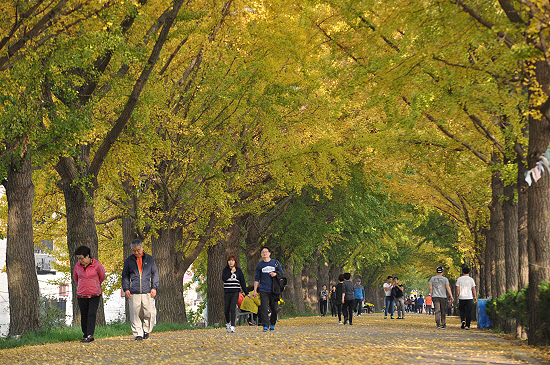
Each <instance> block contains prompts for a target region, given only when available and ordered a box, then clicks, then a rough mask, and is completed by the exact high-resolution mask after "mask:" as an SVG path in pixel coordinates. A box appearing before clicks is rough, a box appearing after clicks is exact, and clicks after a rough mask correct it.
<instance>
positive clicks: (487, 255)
mask: <svg viewBox="0 0 550 365" xmlns="http://www.w3.org/2000/svg"><path fill="white" fill-rule="evenodd" d="M484 235H485V251H484V261H485V264H484V268H483V272H484V275H485V292H486V296H487V297H488V298H494V296H495V295H494V290H493V288H494V286H493V283H494V282H496V279H495V275H494V270H493V269H494V262H495V260H494V251H495V250H494V239H493V237H492V235H491V233H490V230H489V229H487V230H484Z"/></svg>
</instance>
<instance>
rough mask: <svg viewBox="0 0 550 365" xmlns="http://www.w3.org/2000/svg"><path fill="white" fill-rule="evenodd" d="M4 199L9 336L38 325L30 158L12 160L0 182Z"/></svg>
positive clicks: (38, 297) (38, 300)
mask: <svg viewBox="0 0 550 365" xmlns="http://www.w3.org/2000/svg"><path fill="white" fill-rule="evenodd" d="M3 184H4V187H5V188H6V196H7V200H8V233H7V247H6V271H7V275H8V292H9V305H10V329H9V336H10V337H12V336H15V335H22V334H25V333H28V332H30V331H35V330H38V329H39V328H40V313H39V310H40V294H39V287H38V279H37V277H36V267H35V262H34V236H33V229H32V223H33V221H32V203H33V200H34V185H33V182H32V166H31V160H30V158H25V159H23V160H21V161H17V162H16V161H12V162H11V163H10V164H9V166H8V178H7V180H5V181H4V182H3Z"/></svg>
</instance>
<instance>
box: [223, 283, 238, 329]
mask: <svg viewBox="0 0 550 365" xmlns="http://www.w3.org/2000/svg"><path fill="white" fill-rule="evenodd" d="M238 300H239V292H238V291H235V292H231V293H223V312H224V314H225V323H231V325H232V326H233V327H235V326H236V325H237V302H238Z"/></svg>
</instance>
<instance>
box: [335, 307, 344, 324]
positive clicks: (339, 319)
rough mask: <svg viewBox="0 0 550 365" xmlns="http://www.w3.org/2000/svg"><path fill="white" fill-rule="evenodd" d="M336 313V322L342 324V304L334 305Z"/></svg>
mask: <svg viewBox="0 0 550 365" xmlns="http://www.w3.org/2000/svg"><path fill="white" fill-rule="evenodd" d="M334 306H335V308H336V312H337V313H338V321H339V322H342V303H336V304H335V305H334Z"/></svg>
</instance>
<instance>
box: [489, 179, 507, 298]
mask: <svg viewBox="0 0 550 365" xmlns="http://www.w3.org/2000/svg"><path fill="white" fill-rule="evenodd" d="M491 190H492V195H493V198H492V201H491V207H490V211H491V217H490V222H491V228H490V234H491V236H492V237H493V239H494V242H495V246H494V248H495V251H494V258H495V273H496V287H495V288H493V289H494V295H495V296H497V297H500V296H501V295H503V294H504V293H506V251H505V242H504V213H503V209H502V201H501V197H502V195H503V194H504V183H503V181H502V178H501V176H500V172H499V171H495V172H493V175H492V179H491Z"/></svg>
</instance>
